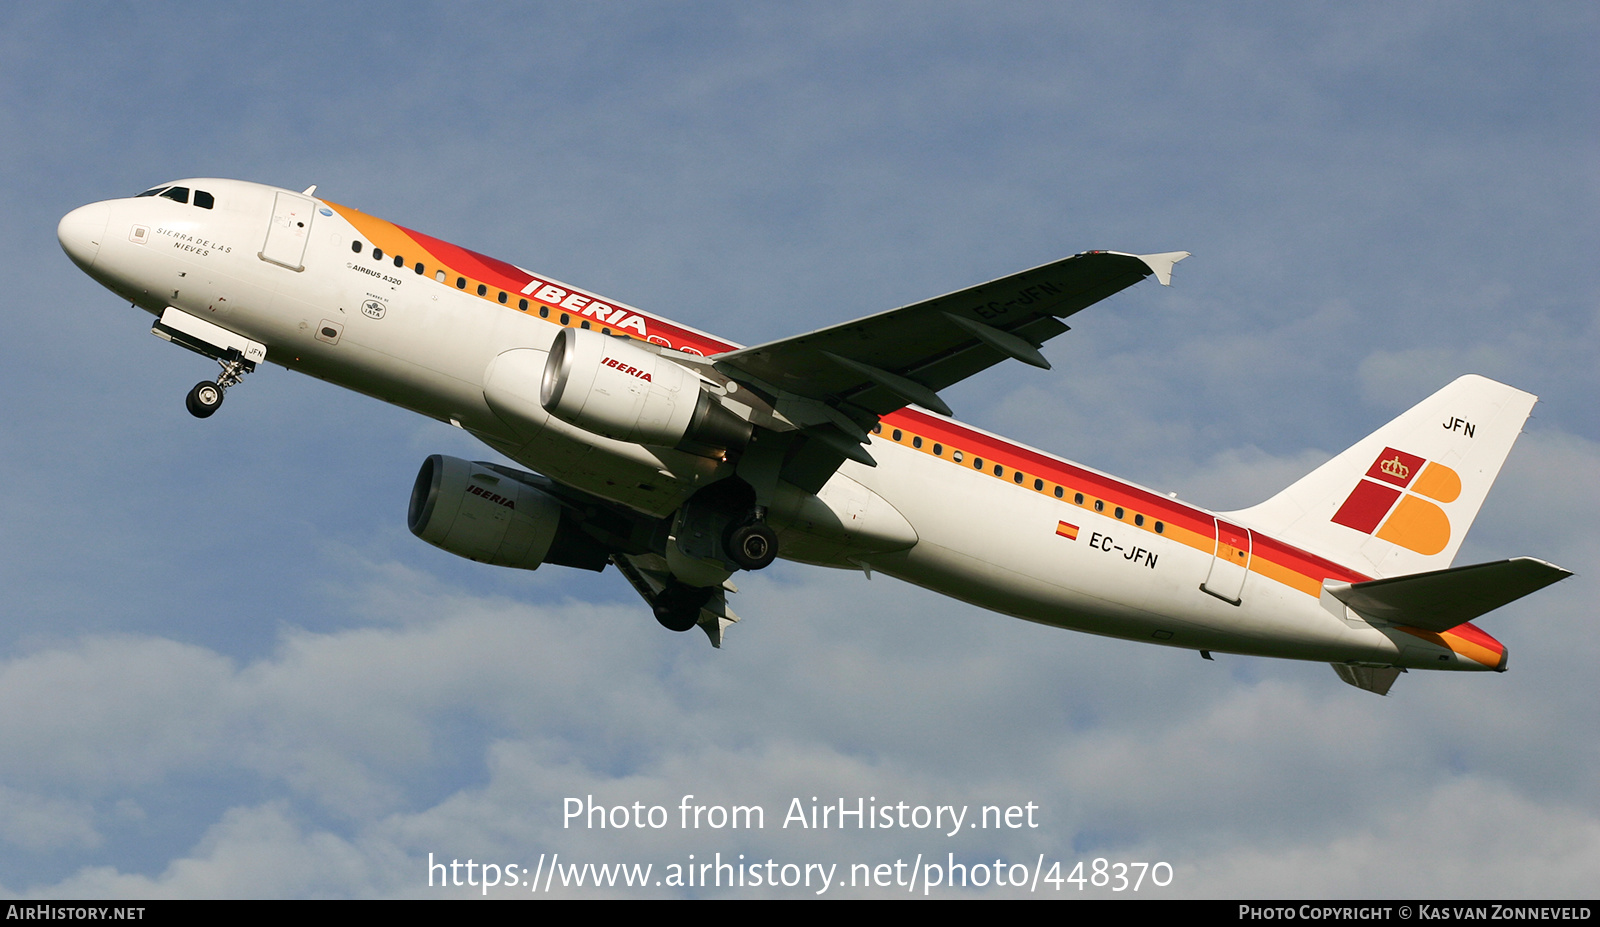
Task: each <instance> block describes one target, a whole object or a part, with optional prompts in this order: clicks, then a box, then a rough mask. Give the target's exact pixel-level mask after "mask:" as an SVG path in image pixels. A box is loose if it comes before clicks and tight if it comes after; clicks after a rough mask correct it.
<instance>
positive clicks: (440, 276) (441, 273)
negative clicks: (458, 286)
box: [433, 270, 444, 283]
mask: <svg viewBox="0 0 1600 927" xmlns="http://www.w3.org/2000/svg"><path fill="white" fill-rule="evenodd" d="M433 279H435V280H437V281H439V282H440V283H443V282H444V271H442V270H436V271H434V272H433Z"/></svg>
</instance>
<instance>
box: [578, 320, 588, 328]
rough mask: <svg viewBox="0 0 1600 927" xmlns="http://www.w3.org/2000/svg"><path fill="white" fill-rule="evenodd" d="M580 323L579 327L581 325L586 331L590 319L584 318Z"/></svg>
mask: <svg viewBox="0 0 1600 927" xmlns="http://www.w3.org/2000/svg"><path fill="white" fill-rule="evenodd" d="M578 324H579V327H581V328H582V329H583V330H584V331H588V330H589V320H588V319H584V320H583V321H582V322H580V323H578Z"/></svg>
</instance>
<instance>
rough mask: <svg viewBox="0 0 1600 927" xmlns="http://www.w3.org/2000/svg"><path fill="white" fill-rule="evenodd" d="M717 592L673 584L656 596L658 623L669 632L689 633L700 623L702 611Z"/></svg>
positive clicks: (710, 589)
mask: <svg viewBox="0 0 1600 927" xmlns="http://www.w3.org/2000/svg"><path fill="white" fill-rule="evenodd" d="M716 591H717V590H716V589H713V588H707V589H699V588H696V587H694V586H685V585H684V584H682V583H679V582H673V583H672V584H671V585H669V586H667V588H665V589H663V590H661V594H660V595H658V596H656V602H655V613H656V621H658V622H660V623H661V626H662V627H663V628H666V629H667V630H668V631H687V630H689V629H690V628H692V627H694V626H695V625H696V624H698V623H699V622H700V609H701V608H703V607H705V604H706V603H707V602H709V601H711V594H712V593H714V592H716Z"/></svg>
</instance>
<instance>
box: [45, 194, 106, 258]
mask: <svg viewBox="0 0 1600 927" xmlns="http://www.w3.org/2000/svg"><path fill="white" fill-rule="evenodd" d="M110 217H111V207H110V206H108V205H107V204H105V203H90V204H89V205H87V206H79V207H78V208H77V209H74V210H73V211H71V212H69V213H67V214H66V215H65V216H62V217H61V224H60V225H58V226H56V238H58V239H60V241H61V250H63V251H65V252H67V257H69V258H72V263H74V264H76V265H78V266H79V267H81V268H83V269H84V270H88V269H89V268H90V267H93V266H94V259H95V258H96V257H98V256H99V254H100V240H101V238H103V237H104V236H105V233H106V222H107V220H108V219H110Z"/></svg>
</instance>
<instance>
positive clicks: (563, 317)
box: [561, 312, 572, 325]
mask: <svg viewBox="0 0 1600 927" xmlns="http://www.w3.org/2000/svg"><path fill="white" fill-rule="evenodd" d="M571 321H572V316H570V315H567V314H566V313H565V312H563V313H561V324H562V325H565V324H567V323H568V322H571Z"/></svg>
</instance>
